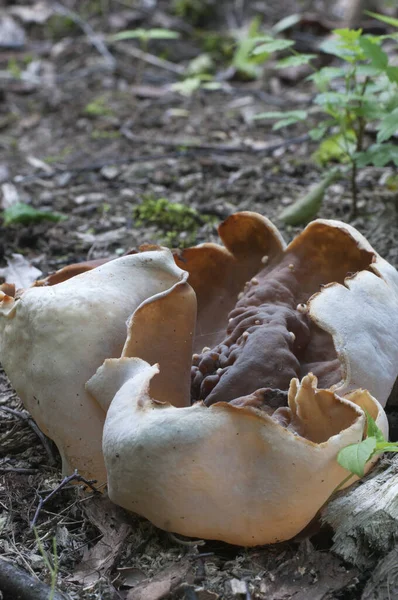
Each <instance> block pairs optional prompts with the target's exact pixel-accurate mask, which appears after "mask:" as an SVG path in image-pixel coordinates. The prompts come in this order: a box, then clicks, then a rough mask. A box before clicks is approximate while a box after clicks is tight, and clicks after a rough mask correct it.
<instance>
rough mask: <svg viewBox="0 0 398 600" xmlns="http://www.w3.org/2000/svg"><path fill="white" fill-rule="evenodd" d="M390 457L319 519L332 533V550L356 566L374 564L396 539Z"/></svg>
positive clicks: (397, 498) (395, 467) (396, 473)
mask: <svg viewBox="0 0 398 600" xmlns="http://www.w3.org/2000/svg"><path fill="white" fill-rule="evenodd" d="M391 456H392V455H391V454H390V455H387V456H385V457H384V458H383V459H382V460H381V461H380V463H379V465H378V466H377V467H376V468H375V469H373V471H372V472H371V473H370V474H369V475H368V476H367V477H366V478H365V479H362V480H361V481H359V482H358V483H357V484H355V485H353V486H352V487H350V488H348V490H347V491H344V492H341V493H340V494H339V495H337V496H336V498H335V499H334V500H332V501H331V502H330V503H329V504H328V505H327V506H326V507H325V509H324V511H323V513H322V521H323V522H324V523H327V524H329V525H330V526H331V527H332V528H333V530H334V532H335V533H334V537H333V541H334V544H333V547H332V551H333V552H335V553H336V554H338V555H339V556H340V557H342V558H343V559H344V560H347V561H348V562H350V563H352V564H355V565H356V566H358V567H360V568H367V567H373V566H374V565H376V564H377V563H378V561H379V560H380V559H381V558H384V557H385V556H386V555H387V554H388V553H389V552H391V551H392V550H393V548H394V546H395V544H396V541H397V539H398V457H397V456H393V458H391ZM378 568H382V565H379V567H378ZM396 577H397V575H396ZM397 585H398V583H397ZM391 597H395V596H394V595H392V596H391ZM369 598H370V596H369Z"/></svg>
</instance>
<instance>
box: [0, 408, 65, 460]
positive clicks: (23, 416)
mask: <svg viewBox="0 0 398 600" xmlns="http://www.w3.org/2000/svg"><path fill="white" fill-rule="evenodd" d="M0 410H4V411H5V412H8V413H10V414H11V415H14V417H18V419H21V420H22V421H25V423H27V424H28V425H29V427H30V428H31V429H32V430H33V431H34V432H35V434H36V435H37V437H38V438H39V440H40V441H41V443H42V444H43V447H44V449H45V451H46V452H47V456H48V458H49V460H50V465H54V464H55V463H56V458H55V456H54V453H53V451H52V448H51V445H50V442H49V441H48V439H47V438H46V436H45V435H44V433H43V432H42V431H40V429H39V428H38V426H37V425H36V423H35V422H34V420H33V419H32V417H31V416H30V414H29V413H28V412H27V411H26V410H23V411H20V410H14V409H13V408H9V407H8V406H0Z"/></svg>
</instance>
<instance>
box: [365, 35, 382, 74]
mask: <svg viewBox="0 0 398 600" xmlns="http://www.w3.org/2000/svg"><path fill="white" fill-rule="evenodd" d="M359 44H360V46H361V48H362V50H363V53H364V55H365V57H366V58H368V59H369V60H370V61H371V64H372V66H373V67H376V69H381V70H385V69H386V67H387V65H388V56H387V54H386V53H385V52H383V50H382V49H381V48H380V46H378V45H377V44H375V43H374V42H372V41H371V40H370V39H369V38H367V37H361V38H360V40H359Z"/></svg>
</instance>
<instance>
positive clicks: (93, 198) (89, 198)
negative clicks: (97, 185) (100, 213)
mask: <svg viewBox="0 0 398 600" xmlns="http://www.w3.org/2000/svg"><path fill="white" fill-rule="evenodd" d="M105 201H106V195H105V194H101V193H99V192H92V193H90V194H81V195H80V196H76V198H75V200H74V202H75V204H77V205H78V206H80V204H86V203H87V202H90V203H93V204H96V203H100V202H105Z"/></svg>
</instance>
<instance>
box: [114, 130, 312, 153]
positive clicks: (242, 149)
mask: <svg viewBox="0 0 398 600" xmlns="http://www.w3.org/2000/svg"><path fill="white" fill-rule="evenodd" d="M120 133H121V134H122V135H124V137H125V138H127V139H128V140H129V141H130V142H134V143H137V144H154V145H156V146H164V147H167V148H176V147H181V146H183V147H184V148H186V149H187V150H198V151H206V152H215V153H219V154H229V153H233V154H234V153H253V154H259V153H264V154H269V153H271V152H274V151H275V150H279V148H284V147H286V146H291V145H293V144H300V143H302V142H306V141H307V140H309V135H307V134H305V135H301V136H298V137H295V138H289V139H288V140H282V141H281V142H276V143H275V144H268V145H264V146H262V147H256V146H254V145H252V146H251V145H250V144H247V145H245V146H243V145H242V146H232V145H227V144H218V145H217V144H206V143H200V142H198V143H195V142H194V143H191V142H189V141H188V140H181V139H180V140H149V139H148V138H147V137H145V136H142V135H136V134H135V133H133V132H132V131H130V129H128V127H127V126H123V127H121V129H120Z"/></svg>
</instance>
